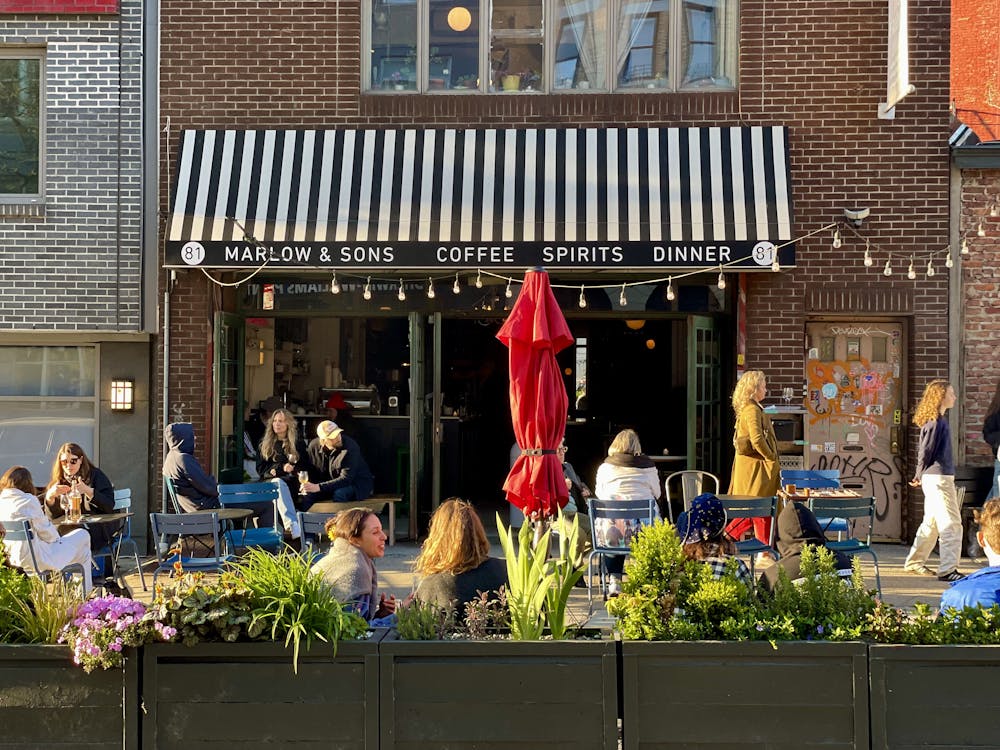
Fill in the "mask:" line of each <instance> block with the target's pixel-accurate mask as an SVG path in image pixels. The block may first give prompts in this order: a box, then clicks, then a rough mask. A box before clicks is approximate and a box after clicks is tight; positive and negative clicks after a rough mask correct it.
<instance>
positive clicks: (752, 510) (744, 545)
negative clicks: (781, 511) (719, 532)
mask: <svg viewBox="0 0 1000 750" xmlns="http://www.w3.org/2000/svg"><path fill="white" fill-rule="evenodd" d="M719 499H720V500H721V501H722V504H723V506H725V508H726V517H727V518H728V519H729V520H732V519H734V518H770V519H771V533H770V535H769V537H768V540H767V544H765V543H764V542H762V541H760V540H759V539H757V538H753V539H745V540H743V541H738V542H736V553H737V554H739V555H748V556H749V558H750V577H751V578H752V579H753V580H754V581H756V580H757V571H756V569H755V561H754V558H755V557H756V556H757V554H758V553H760V552H767V553H769V554H771V555H773V556H774V559H775V560H777V559H778V558H779V557H780V555H779V554H778V551H777V550H776V549H775V548H774V530H775V526H777V523H776V517H777V509H778V498H776V497H751V498H745V499H741V500H736V499H728V498H719Z"/></svg>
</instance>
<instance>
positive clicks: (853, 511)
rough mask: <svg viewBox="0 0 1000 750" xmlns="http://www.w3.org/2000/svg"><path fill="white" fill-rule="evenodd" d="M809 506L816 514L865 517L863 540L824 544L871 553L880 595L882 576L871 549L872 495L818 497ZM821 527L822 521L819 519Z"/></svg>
mask: <svg viewBox="0 0 1000 750" xmlns="http://www.w3.org/2000/svg"><path fill="white" fill-rule="evenodd" d="M809 508H810V509H811V510H812V512H813V513H814V514H815V515H816V516H817V520H819V517H820V516H834V517H836V518H843V519H848V518H858V519H860V518H867V519H868V534H867V535H866V536H865V540H864V541H861V540H860V539H858V538H857V537H853V536H852V537H849V538H848V539H843V540H839V541H836V542H829V541H828V542H827V543H826V546H827V548H829V549H832V550H834V551H835V552H843V553H844V554H845V555H871V556H872V562H873V563H875V588H876V589H877V590H878V593H879V596H881V595H882V578H881V576H879V571H878V557H876V556H875V550H873V549H872V527H873V526H874V525H875V498H874V497H829V498H823V497H818V498H815V499H811V500H810V501H809ZM820 527H821V528H823V529H824V531H826V529H825V527H823V521H820Z"/></svg>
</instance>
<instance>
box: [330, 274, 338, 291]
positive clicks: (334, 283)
mask: <svg viewBox="0 0 1000 750" xmlns="http://www.w3.org/2000/svg"><path fill="white" fill-rule="evenodd" d="M330 294H340V284H338V283H337V272H336V271H334V272H333V279H331V280H330Z"/></svg>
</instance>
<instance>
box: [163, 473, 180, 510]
mask: <svg viewBox="0 0 1000 750" xmlns="http://www.w3.org/2000/svg"><path fill="white" fill-rule="evenodd" d="M163 485H164V486H165V487H166V488H167V497H169V498H170V505H171V507H173V509H174V513H183V512H184V509H183V508H182V507H181V504H180V502H178V500H177V488H176V487H174V480H173V479H171V478H170V477H163Z"/></svg>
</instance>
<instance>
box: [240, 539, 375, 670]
mask: <svg viewBox="0 0 1000 750" xmlns="http://www.w3.org/2000/svg"><path fill="white" fill-rule="evenodd" d="M234 575H235V576H236V578H237V580H238V581H239V582H240V583H241V584H242V585H243V586H245V587H246V588H247V589H248V591H249V600H250V605H251V608H252V617H251V620H250V626H249V631H248V632H249V635H250V637H251V638H259V637H262V636H263V637H269V638H270V639H271V640H274V641H277V640H284V642H285V647H286V648H287V647H288V646H289V645H291V647H292V668H293V669H294V670H295V672H296V673H298V665H299V649H300V648H301V646H302V644H303V643H304V644H305V646H306V648H308V647H309V646H310V645H311V644H312V642H313V640H314V639H317V640H320V641H323V642H324V643H329V644H330V645H331V646H332V647H333V651H334V653H336V652H337V643H338V641H340V640H345V639H352V638H361V637H363V636H364V635H365V633H367V631H368V623H367V622H365V620H364V618H362V617H361V616H360V615H357V614H355V613H354V612H348V611H345V609H344V607H343V605H342V604H341V603H340V602H338V601H337V599H336V598H335V597H334V596H333V593H332V591H331V590H330V588H329V587H328V586H327V585H326V584H325V583H324V582H323V579H322V578H321V577H320V576H319V575H317V574H315V573H313V572H312V571H311V570H310V565H309V561H308V560H307V559H306V558H304V557H303V556H301V555H299V554H298V553H296V552H294V551H292V550H290V549H285V550H283V551H282V552H280V553H279V554H277V555H272V554H270V553H268V552H265V551H263V550H260V549H251V550H248V551H247V553H246V555H245V556H244V557H243V558H242V559H241V560H240V561H239V562H238V563H236V565H235V571H234Z"/></svg>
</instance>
